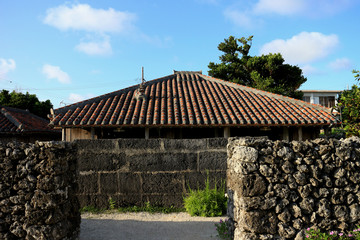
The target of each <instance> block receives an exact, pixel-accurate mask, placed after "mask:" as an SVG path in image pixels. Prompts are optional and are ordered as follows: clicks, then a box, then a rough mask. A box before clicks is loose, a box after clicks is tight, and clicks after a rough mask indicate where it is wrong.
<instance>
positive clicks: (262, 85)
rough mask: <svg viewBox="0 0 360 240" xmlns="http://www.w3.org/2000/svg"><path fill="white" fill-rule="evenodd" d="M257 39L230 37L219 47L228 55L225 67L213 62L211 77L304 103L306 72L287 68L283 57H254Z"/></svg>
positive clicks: (221, 58)
mask: <svg viewBox="0 0 360 240" xmlns="http://www.w3.org/2000/svg"><path fill="white" fill-rule="evenodd" d="M252 39H253V36H250V37H248V38H244V37H242V38H235V37H233V36H230V37H229V38H228V39H224V42H222V43H220V44H219V45H218V49H219V50H220V51H222V52H223V53H224V54H223V55H221V56H220V57H219V59H220V61H221V63H213V62H210V63H209V65H208V67H209V75H210V76H213V77H216V78H220V79H223V80H227V81H231V82H235V83H239V84H242V85H245V86H249V87H253V88H257V89H260V90H264V91H269V92H273V93H277V94H281V95H285V96H289V97H294V98H298V99H301V98H302V95H303V94H302V92H301V91H298V89H299V87H300V86H301V84H303V83H304V82H306V80H307V79H306V78H305V77H304V76H303V74H302V70H301V69H300V68H299V67H297V66H292V65H289V64H284V61H285V60H284V59H283V57H282V56H281V54H280V53H275V54H272V53H269V54H267V55H261V56H250V55H249V51H250V48H251V44H252Z"/></svg>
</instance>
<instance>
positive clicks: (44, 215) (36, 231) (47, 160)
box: [0, 142, 80, 240]
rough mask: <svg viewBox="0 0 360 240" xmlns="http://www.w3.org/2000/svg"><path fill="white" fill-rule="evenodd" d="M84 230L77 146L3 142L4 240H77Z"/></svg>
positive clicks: (0, 220) (0, 230)
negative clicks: (78, 192) (82, 228)
mask: <svg viewBox="0 0 360 240" xmlns="http://www.w3.org/2000/svg"><path fill="white" fill-rule="evenodd" d="M79 229H80V213H79V203H78V200H77V198H76V159H75V154H74V151H73V150H72V145H71V144H68V143H64V142H37V143H35V144H25V143H15V142H13V143H7V144H3V143H0V239H5V240H10V239H28V240H33V239H34V240H35V239H36V240H45V239H46V240H47V239H52V240H57V239H76V238H77V236H78V233H79Z"/></svg>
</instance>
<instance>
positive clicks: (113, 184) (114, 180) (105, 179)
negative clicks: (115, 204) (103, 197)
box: [99, 172, 119, 194]
mask: <svg viewBox="0 0 360 240" xmlns="http://www.w3.org/2000/svg"><path fill="white" fill-rule="evenodd" d="M99 177H100V178H99V179H100V187H99V189H100V193H102V194H115V193H117V192H118V191H119V182H118V175H117V173H116V172H115V173H100V175H99Z"/></svg>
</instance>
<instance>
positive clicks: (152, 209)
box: [117, 202, 185, 213]
mask: <svg viewBox="0 0 360 240" xmlns="http://www.w3.org/2000/svg"><path fill="white" fill-rule="evenodd" d="M117 210H118V211H119V212H149V213H159V212H161V213H173V212H184V211H185V209H184V208H176V207H174V206H170V207H161V206H152V205H151V204H150V202H146V203H145V204H144V206H141V207H139V206H131V207H120V208H118V209H117Z"/></svg>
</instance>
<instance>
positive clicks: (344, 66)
mask: <svg viewBox="0 0 360 240" xmlns="http://www.w3.org/2000/svg"><path fill="white" fill-rule="evenodd" d="M329 66H330V68H332V69H333V70H336V71H341V70H350V69H351V68H352V63H351V61H350V60H349V59H348V58H338V59H336V60H335V61H333V62H331V63H330V64H329Z"/></svg>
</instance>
